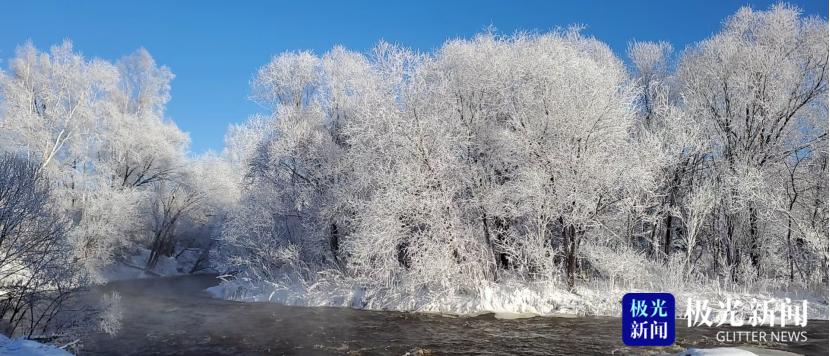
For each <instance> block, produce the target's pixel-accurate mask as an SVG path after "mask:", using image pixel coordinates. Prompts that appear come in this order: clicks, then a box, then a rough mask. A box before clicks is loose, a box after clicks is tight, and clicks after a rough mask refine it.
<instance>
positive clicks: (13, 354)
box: [0, 335, 72, 356]
mask: <svg viewBox="0 0 830 356" xmlns="http://www.w3.org/2000/svg"><path fill="white" fill-rule="evenodd" d="M0 355H6V356H72V354H71V353H69V352H66V351H64V350H62V349H59V348H57V347H54V346H50V345H45V344H41V343H39V342H36V341H32V340H26V339H9V338H8V337H6V336H5V335H0Z"/></svg>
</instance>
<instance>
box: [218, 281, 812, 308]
mask: <svg viewBox="0 0 830 356" xmlns="http://www.w3.org/2000/svg"><path fill="white" fill-rule="evenodd" d="M689 287H690V288H685V289H683V288H670V289H660V288H634V287H622V286H612V285H610V284H608V283H597V282H592V283H582V284H579V285H577V286H576V288H574V290H573V291H568V290H567V289H566V288H564V286H563V285H561V284H559V283H555V282H521V281H502V282H500V283H494V282H481V283H480V284H479V285H478V287H477V288H475V289H473V290H467V291H458V292H454V293H439V292H428V291H420V292H403V291H401V290H396V289H390V288H371V287H368V286H367V285H365V284H361V283H359V282H356V281H354V280H350V279H348V278H346V277H342V276H340V277H337V278H334V277H328V278H320V279H318V280H317V281H315V282H313V283H298V282H282V283H270V282H255V281H252V280H250V279H246V278H239V279H234V280H228V281H225V282H223V283H221V284H220V285H218V286H215V287H212V288H210V289H208V291H209V292H210V293H211V294H212V295H213V296H215V297H217V298H223V299H232V300H238V301H248V302H272V303H279V304H285V305H295V306H328V307H350V308H358V309H370V310H396V311H412V312H424V313H439V314H449V315H466V316H472V315H479V314H486V313H494V314H496V316H497V317H504V318H514V317H525V316H613V317H618V316H620V312H621V310H620V301H621V300H622V296H623V295H624V294H625V293H628V292H635V291H643V292H645V291H667V292H670V293H672V294H674V296H675V298H676V309H677V310H676V315H677V316H678V317H682V316H683V315H684V313H685V308H686V300H687V299H688V298H693V299H708V300H709V301H710V306H711V307H712V308H713V309H717V308H718V304H717V303H718V302H719V301H720V302H723V301H725V300H726V298H732V299H740V300H743V301H747V302H748V301H749V300H751V299H752V298H755V299H757V300H759V301H764V300H768V299H770V298H777V299H781V298H785V297H786V298H790V299H792V300H801V299H806V300H807V301H808V303H809V309H808V313H809V318H811V319H827V316H828V306H827V298H826V295H817V294H815V293H811V292H807V291H801V292H788V291H783V290H781V291H771V290H756V291H750V290H748V289H743V290H740V289H737V288H736V289H728V290H727V289H723V288H718V287H717V286H716V285H697V286H695V285H690V286H689Z"/></svg>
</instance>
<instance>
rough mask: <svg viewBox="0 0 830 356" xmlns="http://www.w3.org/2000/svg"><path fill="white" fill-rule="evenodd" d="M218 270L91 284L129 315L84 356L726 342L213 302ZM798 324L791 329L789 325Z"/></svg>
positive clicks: (701, 336) (683, 332) (477, 350)
mask: <svg viewBox="0 0 830 356" xmlns="http://www.w3.org/2000/svg"><path fill="white" fill-rule="evenodd" d="M217 283H218V280H217V279H216V278H215V276H212V275H196V276H182V277H170V278H154V279H142V280H130V281H120V282H113V283H109V284H107V285H104V286H101V287H99V288H97V289H95V290H93V291H92V293H96V294H102V295H104V294H107V293H111V292H113V291H117V292H118V293H119V294H120V295H121V299H122V300H121V303H122V306H123V308H124V309H123V319H122V321H121V325H122V327H121V330H120V331H119V332H118V333H117V334H116V335H114V336H109V335H106V334H104V333H103V332H101V333H98V334H95V335H92V336H91V337H90V338H89V340H88V341H86V342H85V344H84V345H83V349H82V350H81V352H80V354H81V355H106V354H125V355H172V354H177V355H247V354H286V355H344V354H355V355H402V354H405V353H407V352H410V353H415V352H418V351H419V350H422V352H426V351H429V352H432V353H434V354H441V355H444V354H459V355H460V354H492V355H508V354H526V355H549V354H583V355H584V354H611V353H617V354H620V353H622V354H653V353H655V352H671V353H675V352H678V351H680V350H682V349H683V348H686V347H715V346H718V347H723V346H738V345H739V344H729V345H724V344H722V343H719V342H717V340H716V339H715V336H716V333H717V331H718V330H727V331H735V330H767V331H771V330H773V329H769V328H754V329H751V328H730V327H724V328H694V329H688V328H686V327H685V322H682V321H680V322H678V323H677V342H676V345H677V346H675V347H672V348H663V349H659V348H640V349H638V348H630V347H626V346H624V345H623V344H622V341H621V339H620V319H618V318H604V317H579V318H549V317H535V318H527V319H513V320H503V319H496V318H494V317H493V316H492V315H484V316H478V317H447V316H440V315H430V314H420V313H400V312H386V311H366V310H355V309H347V308H321V307H317V308H309V307H291V306H283V305H277V304H273V303H241V302H234V301H228V300H219V299H212V298H211V297H210V296H209V295H208V294H207V293H206V292H205V291H204V289H205V288H207V287H210V286H213V285H216V284H217ZM790 329H792V330H796V328H788V330H790ZM806 330H807V335H808V337H809V341H808V342H807V343H793V344H786V345H758V344H745V345H749V346H753V347H769V348H774V349H779V350H786V351H790V352H795V353H800V354H808V355H811V354H827V352H828V346H827V345H828V343H827V340H828V337H827V330H828V324H827V321H818V320H812V321H810V322H809V324H808V326H807V328H806Z"/></svg>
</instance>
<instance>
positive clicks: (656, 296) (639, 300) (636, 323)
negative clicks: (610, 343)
mask: <svg viewBox="0 0 830 356" xmlns="http://www.w3.org/2000/svg"><path fill="white" fill-rule="evenodd" d="M674 321H675V320H674V296H673V295H671V293H626V294H625V295H624V296H623V300H622V339H623V343H625V344H626V345H628V346H670V345H672V344H674V336H675V335H674Z"/></svg>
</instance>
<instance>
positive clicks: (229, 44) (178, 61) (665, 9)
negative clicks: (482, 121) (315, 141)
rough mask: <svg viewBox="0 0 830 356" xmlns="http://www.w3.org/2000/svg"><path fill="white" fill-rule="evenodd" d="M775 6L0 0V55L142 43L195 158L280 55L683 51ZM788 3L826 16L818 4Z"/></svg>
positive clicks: (94, 50) (246, 110)
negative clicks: (381, 46) (168, 75)
mask: <svg viewBox="0 0 830 356" xmlns="http://www.w3.org/2000/svg"><path fill="white" fill-rule="evenodd" d="M774 2H776V1H748V0H743V1H734V0H723V1H715V0H711V1H698V0H686V1H682V2H680V1H658V0H654V1H633V0H626V1H612V0H608V1H567V2H566V1H407V2H405V3H404V2H394V3H393V2H392V1H320V2H312V1H267V2H266V1H250V2H248V1H246V2H243V1H223V2H219V1H22V0H12V1H4V2H0V59H3V61H4V62H5V60H6V59H8V58H10V57H12V56H13V55H14V49H15V47H16V46H17V45H19V44H21V43H23V42H25V41H26V40H28V39H31V40H32V41H33V42H34V43H35V45H36V46H38V47H39V48H42V49H45V48H48V47H49V46H51V45H53V44H55V43H58V42H60V41H61V40H63V39H65V38H68V39H71V40H72V41H73V42H74V44H75V48H76V49H77V50H79V51H81V52H82V53H83V54H84V55H85V56H87V57H99V58H105V59H116V58H118V57H120V56H122V55H125V54H128V53H130V52H132V51H133V50H135V49H137V48H139V47H144V48H147V50H149V51H150V53H151V54H152V55H153V56H154V57H155V59H156V61H157V62H158V63H161V64H164V65H167V66H169V67H170V68H171V69H172V70H173V72H174V73H175V74H176V79H175V80H174V81H173V92H172V95H173V99H172V100H171V102H170V104H169V105H168V110H167V114H168V116H169V117H170V118H171V119H173V120H174V121H175V122H176V123H177V124H178V125H179V127H181V128H182V129H183V130H185V131H188V132H190V135H191V141H192V145H191V153H192V154H198V153H201V152H204V151H206V150H208V149H213V150H217V151H218V150H221V148H222V139H223V136H224V133H225V129H226V128H227V126H228V124H229V123H232V122H240V121H244V120H245V119H246V118H247V117H248V116H249V115H251V114H253V113H255V112H258V111H261V110H262V109H261V108H260V107H258V106H257V105H255V104H253V103H251V102H250V101H249V100H248V99H247V97H248V92H249V82H250V79H251V77H252V75H253V73H254V72H255V71H256V70H257V68H258V67H259V66H261V65H263V64H265V63H267V62H268V60H269V58H270V57H271V56H272V55H275V54H278V53H280V52H282V51H286V50H296V49H310V50H313V51H315V52H316V53H318V54H321V53H323V52H325V51H326V50H328V49H329V48H331V47H332V46H334V45H337V44H341V45H344V46H346V47H348V48H350V49H353V50H359V51H365V50H367V49H369V48H371V47H372V46H373V45H374V44H375V43H377V41H378V40H380V39H384V40H386V41H389V42H394V43H398V44H401V45H404V46H407V47H410V48H414V49H418V50H423V51H428V50H432V49H435V48H436V47H438V46H440V45H441V44H442V43H443V42H444V41H445V40H446V39H448V38H455V37H470V36H472V35H473V34H475V33H476V32H479V31H481V30H482V29H483V28H484V27H486V26H488V25H491V24H492V25H493V26H495V27H496V28H497V29H498V31H499V32H501V33H512V32H514V31H515V30H540V31H544V30H549V29H552V28H555V27H567V26H569V25H572V24H583V25H586V26H587V28H586V31H585V32H586V33H587V34H589V35H593V36H596V37H597V38H599V39H601V40H603V41H605V42H606V43H608V44H609V45H610V46H611V47H612V48H613V49H614V51H616V52H617V54H618V55H620V56H624V54H625V50H626V47H627V44H628V42H629V41H631V40H634V39H636V40H666V41H669V42H671V43H672V44H673V45H674V47H675V48H676V49H682V48H684V47H685V46H686V45H688V44H690V43H693V42H696V41H699V40H701V39H704V38H706V37H707V36H709V35H711V34H712V33H713V32H715V31H717V29H718V28H719V26H720V23H721V21H722V20H723V19H724V18H725V17H726V16H728V15H730V14H732V13H734V12H735V10H737V9H738V8H739V7H740V6H742V5H751V6H753V7H755V8H763V9H766V8H767V7H769V5H770V4H771V3H774ZM790 3H792V4H795V5H797V6H799V7H801V8H802V9H803V10H804V12H805V13H806V14H811V15H819V16H821V17H822V18H825V19H826V18H827V13H828V2H827V0H796V1H790ZM0 64H2V66H3V67H5V64H4V63H0Z"/></svg>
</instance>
